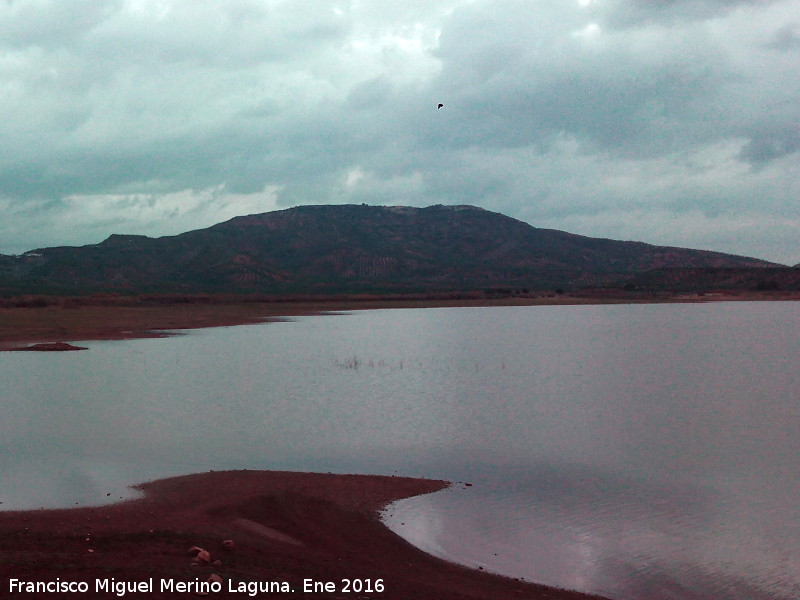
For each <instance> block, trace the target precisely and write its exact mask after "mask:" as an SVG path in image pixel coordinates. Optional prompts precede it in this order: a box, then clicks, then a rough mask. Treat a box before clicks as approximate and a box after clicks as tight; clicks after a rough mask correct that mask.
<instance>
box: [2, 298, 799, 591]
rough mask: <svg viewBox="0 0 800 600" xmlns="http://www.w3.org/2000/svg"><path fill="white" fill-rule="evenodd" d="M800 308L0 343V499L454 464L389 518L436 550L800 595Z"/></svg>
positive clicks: (502, 316)
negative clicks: (75, 344) (74, 346)
mask: <svg viewBox="0 0 800 600" xmlns="http://www.w3.org/2000/svg"><path fill="white" fill-rule="evenodd" d="M798 317H800V306H799V305H798V304H796V303H724V304H723V303H720V304H692V305H675V304H672V305H638V306H623V305H617V306H575V307H568V306H560V307H504V308H498V307H492V308H461V309H422V310H381V311H362V312H356V313H353V314H348V315H323V316H315V317H302V318H297V319H295V320H293V321H291V322H278V323H268V324H263V325H254V326H241V327H231V328H218V329H212V330H202V331H193V332H190V333H187V334H185V335H181V336H177V337H173V338H167V339H146V340H129V341H115V342H91V343H89V344H85V345H89V346H90V350H89V351H87V352H77V353H63V354H62V353H59V354H55V355H54V354H50V353H48V354H38V353H4V354H2V355H0V382H2V386H1V387H0V472H2V474H3V478H2V482H0V501H2V502H3V505H2V506H1V507H2V508H23V507H25V508H30V507H38V506H65V505H73V504H75V503H80V504H92V503H100V502H106V501H109V500H112V499H114V498H118V497H120V496H125V495H126V494H129V493H130V492H129V491H127V490H126V486H127V485H128V484H130V483H133V482H136V481H142V480H146V479H151V478H155V477H162V476H165V475H173V474H179V473H188V472H195V471H202V470H208V469H211V468H213V469H221V468H258V469H291V470H314V471H335V472H360V473H384V474H392V473H398V474H403V475H412V476H416V475H422V476H428V477H443V478H447V479H451V480H454V481H468V482H470V483H472V484H473V485H472V486H471V487H465V486H455V487H454V488H453V489H451V490H449V491H446V492H444V493H440V494H433V495H429V496H424V497H420V498H414V499H410V500H407V501H403V502H401V503H398V504H397V505H395V506H394V507H392V509H391V511H390V513H389V514H391V515H393V516H387V521H388V522H389V524H390V526H392V527H393V528H394V529H395V530H397V531H398V532H400V533H402V534H403V535H405V536H407V537H408V538H409V539H411V540H412V541H414V542H415V543H417V544H418V545H420V546H421V547H423V548H425V549H426V550H428V551H431V552H433V553H435V554H439V555H441V556H445V557H448V558H451V559H454V560H458V561H461V562H464V563H467V564H473V565H480V566H483V567H484V568H488V569H492V570H496V571H500V572H504V573H508V574H511V575H514V576H522V577H525V578H526V579H531V580H537V581H542V582H545V583H550V584H554V585H559V586H561V587H569V588H576V589H583V590H587V591H596V592H602V593H605V594H607V595H609V596H613V597H615V598H618V599H620V600H627V599H631V600H639V599H641V600H651V599H654V598H676V599H678V598H682V599H694V598H712V597H713V598H718V599H727V598H730V599H734V598H736V599H739V598H754V599H767V598H782V599H788V598H795V597H798V596H800V587H798V583H799V582H800V559H799V558H798V557H800V514H798V508H797V507H796V506H797V502H796V499H797V498H798V497H799V493H800V484H798V481H800V480H799V479H798V477H797V476H796V473H797V472H798V468H800V453H799V452H798V449H800V443H798V439H799V438H798V434H800V405H799V404H798V399H800V379H799V376H798V369H797V366H798V365H797V356H798V355H799V352H798V351H800V336H798V333H800V331H798V323H799V322H800V320H798ZM107 494H111V495H110V496H109V495H107Z"/></svg>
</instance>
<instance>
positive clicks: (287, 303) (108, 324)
mask: <svg viewBox="0 0 800 600" xmlns="http://www.w3.org/2000/svg"><path fill="white" fill-rule="evenodd" d="M201 300H203V301H201ZM797 300H800V292H794V293H790V292H731V293H708V294H705V295H703V296H698V295H696V294H673V295H664V296H650V295H642V294H606V295H601V294H597V293H594V294H590V293H573V294H563V295H556V294H540V295H528V296H511V297H503V298H475V297H461V298H447V297H442V298H439V297H430V298H425V297H423V298H418V297H408V298H397V297H396V298H381V297H379V296H376V297H369V298H363V297H351V298H340V299H326V298H316V299H297V300H274V299H273V300H250V299H247V298H238V299H237V298H236V297H228V298H224V299H222V300H217V299H209V298H208V297H189V298H188V299H187V298H180V299H179V300H173V301H169V302H162V303H159V302H147V301H137V300H136V299H127V298H106V297H104V298H101V299H98V298H78V299H75V298H66V299H61V298H54V299H52V302H53V303H52V304H49V305H45V306H38V305H36V304H35V303H33V304H34V305H33V306H22V307H16V306H15V307H9V306H4V307H0V351H3V350H18V349H25V348H26V347H28V346H30V345H33V344H54V343H66V342H81V341H99V340H124V339H134V338H154V337H167V336H169V335H174V334H171V333H170V332H171V331H174V330H180V329H201V328H206V327H229V326H235V325H251V324H257V323H264V322H269V321H273V320H281V319H286V318H291V317H297V316H308V315H317V314H323V313H328V312H347V311H353V310H374V309H387V308H445V307H448V308H454V307H490V306H574V305H598V304H664V303H705V302H731V301H739V302H747V301H797ZM41 349H42V350H51V351H52V350H58V348H41ZM64 349H66V348H64Z"/></svg>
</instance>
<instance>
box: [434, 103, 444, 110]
mask: <svg viewBox="0 0 800 600" xmlns="http://www.w3.org/2000/svg"><path fill="white" fill-rule="evenodd" d="M443 106H444V104H440V105H439V106H437V107H436V110H439V109H440V108H442V107H443Z"/></svg>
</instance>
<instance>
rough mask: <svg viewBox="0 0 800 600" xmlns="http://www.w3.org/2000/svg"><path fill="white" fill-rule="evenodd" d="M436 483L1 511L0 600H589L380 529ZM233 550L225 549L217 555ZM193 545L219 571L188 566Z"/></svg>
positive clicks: (223, 491)
mask: <svg viewBox="0 0 800 600" xmlns="http://www.w3.org/2000/svg"><path fill="white" fill-rule="evenodd" d="M446 485H447V484H446V483H445V482H442V481H430V480H420V479H408V478H401V477H382V476H360V475H324V474H310V473H288V472H267V471H228V472H211V473H203V474H199V475H189V476H184V477H176V478H172V479H165V480H160V481H156V482H152V483H148V484H145V485H143V486H141V489H143V490H144V491H145V492H146V496H145V497H144V498H141V499H137V500H131V501H127V502H124V503H120V504H115V505H108V506H102V507H89V508H78V509H65V510H37V511H26V512H5V513H2V512H0V590H1V591H0V597H3V598H15V597H19V598H50V599H55V598H81V597H92V598H93V597H109V598H112V597H117V596H115V595H114V594H113V593H108V592H102V591H101V592H97V591H96V588H95V586H96V581H97V580H101V581H102V580H106V579H113V580H114V581H115V582H134V583H137V582H143V583H145V584H146V583H147V582H149V581H150V580H151V578H152V581H153V589H152V591H149V590H148V591H145V592H137V593H126V594H125V596H124V597H125V598H149V599H158V598H177V597H187V596H188V597H191V596H192V595H193V594H191V593H177V592H175V591H172V592H169V591H161V580H162V579H165V580H171V581H174V582H176V583H177V582H197V581H200V582H205V581H207V580H208V578H209V577H210V576H211V575H212V574H217V575H219V576H220V577H221V580H222V591H221V592H219V593H213V592H212V593H211V594H210V596H211V597H219V598H237V599H239V600H241V599H242V598H249V597H251V596H250V595H248V593H245V592H230V591H229V588H231V587H232V589H237V588H238V587H239V586H240V585H244V586H247V585H248V584H250V585H252V584H253V582H259V581H260V582H286V584H287V585H288V586H289V587H291V588H292V590H293V591H291V592H288V591H284V592H272V593H267V594H258V597H276V598H300V597H306V596H309V595H311V594H308V593H304V592H303V591H302V590H303V580H304V579H312V580H314V581H316V582H331V585H333V587H334V588H335V590H336V591H332V592H321V593H317V594H313V596H314V597H319V598H348V599H352V600H357V599H363V598H373V599H395V598H396V599H404V600H413V599H426V600H429V599H439V600H450V599H453V600H454V599H486V600H489V599H491V600H503V599H507V598H514V599H519V598H531V599H544V598H548V599H551V600H589V598H592V597H591V596H587V595H583V594H579V593H576V592H569V591H563V590H554V589H552V588H545V587H542V586H538V585H534V584H530V583H527V582H521V581H517V580H514V579H508V578H504V577H500V576H497V575H492V574H488V573H485V572H481V571H475V570H472V569H467V568H464V567H460V566H457V565H453V564H450V563H447V562H445V561H442V560H439V559H437V558H434V557H431V556H429V555H427V554H425V553H423V552H421V551H420V550H418V549H416V548H414V547H413V546H411V545H410V544H408V543H407V542H405V541H404V540H403V539H402V538H400V537H398V536H397V535H395V534H394V533H393V532H392V531H390V530H389V529H388V528H386V527H384V526H383V525H382V523H381V522H380V520H379V518H378V514H377V511H379V510H380V509H381V508H382V507H384V506H385V505H386V504H387V503H389V502H391V501H394V500H397V499H400V498H404V497H408V496H413V495H416V494H424V493H428V492H433V491H436V490H439V489H442V488H443V487H445V486H446ZM227 539H231V540H233V541H234V543H235V546H234V548H233V549H232V550H226V549H225V548H224V547H223V544H222V542H223V540H227ZM192 546H198V547H200V548H203V549H205V550H207V551H208V552H210V554H211V560H212V561H214V560H217V559H219V560H221V565H217V566H213V565H206V564H204V565H201V566H193V565H192V564H191V563H192V556H191V555H190V554H189V552H188V550H189V548H190V547H192ZM11 579H17V580H23V581H26V582H37V581H39V582H56V581H57V580H58V581H60V582H86V583H87V584H88V588H89V592H88V593H86V594H81V593H58V592H54V593H52V592H51V593H48V592H41V593H24V592H21V591H19V590H20V588H19V587H16V588H15V591H11V589H10V587H9V586H10V580H11ZM345 579H349V580H354V579H359V580H361V581H362V582H364V583H366V580H368V579H369V580H370V582H371V585H372V586H373V587H377V585H376V584H377V582H378V580H381V584H382V586H383V588H382V589H383V591H382V592H378V591H373V592H369V593H368V592H366V591H363V592H362V593H355V592H350V593H347V592H345V591H344V590H343V586H344V580H345Z"/></svg>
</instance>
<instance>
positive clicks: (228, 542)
mask: <svg viewBox="0 0 800 600" xmlns="http://www.w3.org/2000/svg"><path fill="white" fill-rule="evenodd" d="M222 547H223V548H225V550H233V547H234V543H233V540H222Z"/></svg>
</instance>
